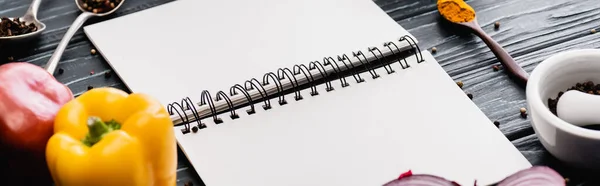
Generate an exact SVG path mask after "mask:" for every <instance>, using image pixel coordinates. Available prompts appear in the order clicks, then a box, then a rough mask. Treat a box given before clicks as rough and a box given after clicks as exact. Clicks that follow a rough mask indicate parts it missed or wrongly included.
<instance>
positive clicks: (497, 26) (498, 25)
mask: <svg viewBox="0 0 600 186" xmlns="http://www.w3.org/2000/svg"><path fill="white" fill-rule="evenodd" d="M494 28H496V29H498V28H500V22H497V21H496V23H494Z"/></svg>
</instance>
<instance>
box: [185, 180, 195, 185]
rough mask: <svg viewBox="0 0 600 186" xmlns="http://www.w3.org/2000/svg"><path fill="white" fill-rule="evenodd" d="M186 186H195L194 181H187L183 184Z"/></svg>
mask: <svg viewBox="0 0 600 186" xmlns="http://www.w3.org/2000/svg"><path fill="white" fill-rule="evenodd" d="M183 185H184V186H194V183H192V181H187V182H185V184H183Z"/></svg>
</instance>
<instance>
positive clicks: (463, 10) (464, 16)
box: [437, 0, 475, 23]
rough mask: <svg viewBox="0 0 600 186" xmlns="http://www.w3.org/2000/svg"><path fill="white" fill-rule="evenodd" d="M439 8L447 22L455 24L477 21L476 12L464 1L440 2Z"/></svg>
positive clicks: (445, 0) (441, 0)
mask: <svg viewBox="0 0 600 186" xmlns="http://www.w3.org/2000/svg"><path fill="white" fill-rule="evenodd" d="M437 7H438V10H439V11H440V14H441V15H442V16H443V17H444V18H446V20H448V21H451V22H454V23H463V22H469V21H472V20H473V19H475V10H473V8H472V7H471V6H469V5H468V4H467V3H465V2H464V1H463V0H438V2H437Z"/></svg>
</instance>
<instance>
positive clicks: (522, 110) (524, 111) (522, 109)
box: [519, 107, 527, 113]
mask: <svg viewBox="0 0 600 186" xmlns="http://www.w3.org/2000/svg"><path fill="white" fill-rule="evenodd" d="M519 111H520V112H521V113H526V112H527V109H526V108H523V107H521V109H519Z"/></svg>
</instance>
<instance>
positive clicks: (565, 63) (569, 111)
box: [526, 49, 600, 170]
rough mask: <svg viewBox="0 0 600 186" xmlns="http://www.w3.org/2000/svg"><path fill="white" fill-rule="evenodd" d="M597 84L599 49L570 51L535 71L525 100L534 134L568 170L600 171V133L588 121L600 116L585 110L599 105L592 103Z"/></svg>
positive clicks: (599, 102) (547, 60)
mask: <svg viewBox="0 0 600 186" xmlns="http://www.w3.org/2000/svg"><path fill="white" fill-rule="evenodd" d="M594 82H596V83H597V82H600V49H576V50H570V51H566V52H561V53H558V54H555V55H553V56H551V57H549V58H547V59H545V60H544V61H543V62H542V63H540V64H539V65H537V66H536V67H535V69H534V70H533V72H532V73H531V76H530V78H529V81H528V82H527V88H526V95H527V105H528V106H529V114H530V116H531V123H532V126H533V129H534V131H535V133H536V135H537V136H538V138H539V140H540V142H541V143H542V145H543V146H544V147H545V148H546V149H547V150H548V152H550V153H551V154H552V155H553V156H555V157H556V158H557V159H559V160H561V161H563V162H564V163H566V164H568V165H570V166H574V167H581V168H588V169H596V170H600V148H598V147H600V130H598V128H597V127H595V126H598V125H599V124H600V123H593V120H589V118H593V116H596V115H598V110H597V109H593V108H591V109H593V110H587V109H586V108H588V109H590V106H589V104H593V103H597V104H600V101H595V102H594V101H593V100H596V99H597V97H598V96H600V92H599V91H600V86H597V85H596V84H595V83H594ZM590 96H591V97H590ZM589 98H592V99H589ZM590 100H591V101H590ZM594 108H600V107H597V106H596V107H594ZM577 111H580V112H577ZM590 114H594V115H592V116H591V117H590V116H586V115H590ZM575 117H579V118H575ZM586 120H587V121H588V122H587V123H582V121H586ZM589 121H592V122H591V123H590V122H589Z"/></svg>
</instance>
